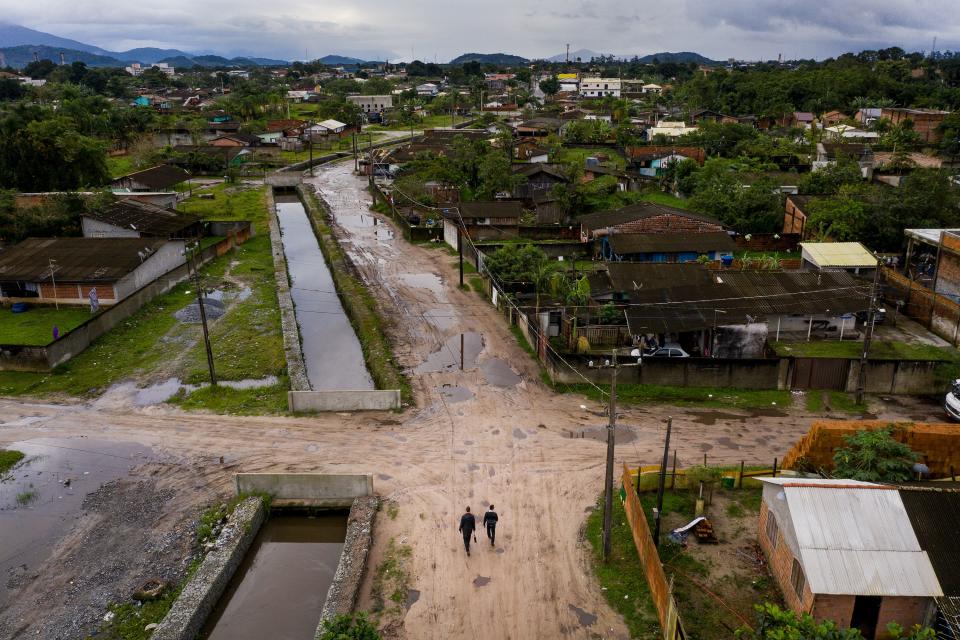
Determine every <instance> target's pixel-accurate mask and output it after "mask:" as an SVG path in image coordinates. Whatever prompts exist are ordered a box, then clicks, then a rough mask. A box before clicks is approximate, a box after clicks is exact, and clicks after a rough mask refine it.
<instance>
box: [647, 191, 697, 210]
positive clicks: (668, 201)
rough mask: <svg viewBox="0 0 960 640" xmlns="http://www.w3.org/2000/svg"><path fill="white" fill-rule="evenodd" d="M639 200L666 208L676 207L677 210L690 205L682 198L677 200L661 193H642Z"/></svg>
mask: <svg viewBox="0 0 960 640" xmlns="http://www.w3.org/2000/svg"><path fill="white" fill-rule="evenodd" d="M640 199H641V200H643V201H644V202H655V203H657V204H663V205H666V206H668V207H676V208H677V209H689V208H690V203H689V202H687V201H686V200H684V199H683V198H678V197H677V196H675V195H672V194H669V193H664V192H662V191H650V192H648V193H644V194H643V195H641V196H640Z"/></svg>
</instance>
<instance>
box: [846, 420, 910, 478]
mask: <svg viewBox="0 0 960 640" xmlns="http://www.w3.org/2000/svg"><path fill="white" fill-rule="evenodd" d="M844 442H845V444H846V446H845V447H842V448H840V449H837V451H836V452H835V453H834V454H833V466H834V469H833V475H834V476H835V477H837V478H848V479H851V480H863V481H865V482H905V481H907V480H910V478H911V477H912V476H913V471H912V467H913V464H914V462H916V461H917V457H918V456H917V454H916V453H914V452H913V450H912V449H910V447H909V446H907V445H906V444H904V443H902V442H899V441H897V440H896V439H895V438H894V437H893V428H892V427H888V428H886V429H875V430H864V431H857V432H856V433H853V434H851V435H848V436H845V437H844Z"/></svg>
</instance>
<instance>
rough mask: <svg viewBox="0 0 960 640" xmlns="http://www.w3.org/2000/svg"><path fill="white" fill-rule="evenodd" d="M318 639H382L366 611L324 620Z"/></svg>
mask: <svg viewBox="0 0 960 640" xmlns="http://www.w3.org/2000/svg"><path fill="white" fill-rule="evenodd" d="M317 639H318V640H382V636H381V635H380V632H379V631H377V627H376V625H374V624H373V623H372V622H370V620H368V619H367V616H366V614H364V613H347V614H340V615H338V616H334V618H333V619H331V620H324V621H323V628H322V629H321V630H320V635H318V636H317Z"/></svg>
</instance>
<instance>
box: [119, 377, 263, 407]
mask: <svg viewBox="0 0 960 640" xmlns="http://www.w3.org/2000/svg"><path fill="white" fill-rule="evenodd" d="M279 382H280V380H279V379H278V378H277V377H276V376H267V377H266V378H258V379H250V380H219V381H218V382H217V384H218V385H220V386H221V387H229V388H231V389H260V388H263V387H272V386H273V385H275V384H277V383H279ZM207 386H209V385H208V384H206V383H204V384H186V383H184V382H181V380H180V379H179V378H169V379H167V380H164V381H162V382H157V383H154V384H152V385H149V386H146V387H138V386H137V385H136V383H134V382H122V383H120V384H115V385H113V386H112V387H110V388H109V389H107V392H106V393H105V394H104V395H103V398H104V399H114V398H115V399H120V398H126V399H128V400H129V401H130V402H131V403H132V404H133V405H134V406H137V407H149V406H152V405H155V404H161V403H163V402H166V401H167V400H169V399H170V398H172V397H173V396H175V395H177V394H178V393H180V391H181V390H182V391H183V392H184V393H187V394H189V393H193V392H194V391H196V390H197V389H202V388H204V387H207Z"/></svg>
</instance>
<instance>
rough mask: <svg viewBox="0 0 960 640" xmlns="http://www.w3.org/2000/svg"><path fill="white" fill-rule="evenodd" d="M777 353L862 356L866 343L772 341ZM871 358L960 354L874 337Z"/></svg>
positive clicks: (940, 357) (956, 356) (952, 358)
mask: <svg viewBox="0 0 960 640" xmlns="http://www.w3.org/2000/svg"><path fill="white" fill-rule="evenodd" d="M771 346H772V347H773V348H774V350H775V351H776V352H777V355H778V356H797V357H810V358H859V357H860V356H861V355H862V353H863V342H861V341H859V340H844V341H842V342H841V341H840V340H814V341H812V342H772V343H771ZM870 359H871V360H934V361H938V362H956V361H958V360H960V353H958V352H957V351H956V350H955V349H951V348H949V347H934V346H932V345H927V344H907V343H906V342H897V341H880V340H874V341H873V343H872V344H871V345H870Z"/></svg>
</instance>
